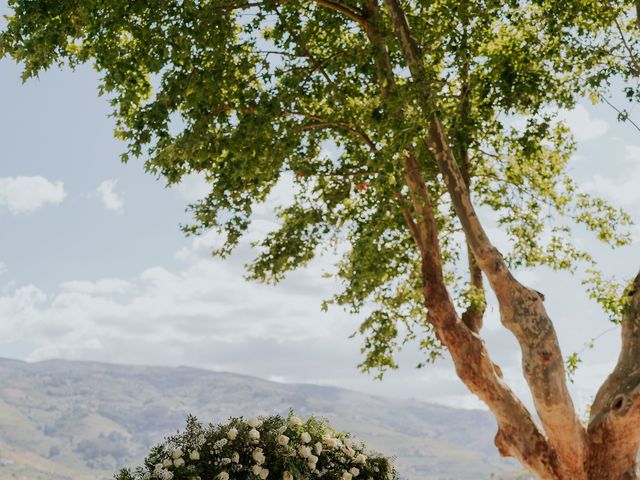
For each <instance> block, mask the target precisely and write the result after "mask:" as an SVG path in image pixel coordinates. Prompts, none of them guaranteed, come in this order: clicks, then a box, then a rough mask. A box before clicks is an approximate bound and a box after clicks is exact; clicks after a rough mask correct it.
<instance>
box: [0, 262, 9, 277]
mask: <svg viewBox="0 0 640 480" xmlns="http://www.w3.org/2000/svg"><path fill="white" fill-rule="evenodd" d="M4 273H7V265H6V264H5V263H4V262H2V261H0V275H2V274H4Z"/></svg>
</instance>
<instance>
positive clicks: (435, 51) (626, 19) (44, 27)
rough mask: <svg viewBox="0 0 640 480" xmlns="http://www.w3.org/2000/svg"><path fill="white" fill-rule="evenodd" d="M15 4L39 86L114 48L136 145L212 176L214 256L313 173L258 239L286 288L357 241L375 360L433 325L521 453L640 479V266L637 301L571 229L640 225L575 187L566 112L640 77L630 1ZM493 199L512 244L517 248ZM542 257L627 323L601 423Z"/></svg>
mask: <svg viewBox="0 0 640 480" xmlns="http://www.w3.org/2000/svg"><path fill="white" fill-rule="evenodd" d="M10 5H11V7H12V8H13V10H14V12H13V15H12V16H11V17H10V18H9V22H8V25H7V27H6V30H5V31H4V32H3V33H2V36H1V37H0V52H1V54H2V55H8V56H11V57H13V58H14V59H16V60H17V61H20V62H22V63H23V64H24V78H25V79H27V78H29V77H32V76H35V75H37V74H38V73H39V72H40V71H42V70H44V69H46V68H49V67H50V66H52V65H58V64H63V63H65V62H67V63H68V64H69V65H71V66H72V67H73V66H75V65H77V64H79V63H81V62H89V61H91V62H93V64H94V65H95V68H96V69H97V70H98V71H99V72H100V73H101V74H102V80H101V84H100V92H101V93H103V94H105V95H107V96H108V97H109V99H110V101H111V103H112V105H113V109H114V117H115V119H116V122H117V126H116V135H117V136H118V137H119V138H121V139H122V140H123V141H125V142H126V143H127V145H128V148H127V151H126V153H125V154H124V155H123V160H125V161H126V160H128V159H129V158H130V157H145V165H146V168H147V170H148V171H149V172H151V173H152V174H155V175H159V176H163V177H164V178H166V180H167V182H168V183H169V184H173V183H177V182H179V181H180V180H181V178H182V177H183V176H184V175H186V174H189V173H200V174H202V175H204V176H205V177H206V179H207V181H208V182H209V184H210V186H211V192H210V193H209V194H208V196H207V197H206V198H205V199H203V200H202V201H200V202H198V203H195V204H194V205H192V206H191V208H192V210H193V215H194V222H193V224H192V225H188V226H185V227H184V230H185V231H186V232H187V233H188V234H199V233H201V232H204V231H206V230H209V229H215V230H218V231H219V232H221V233H222V234H223V235H224V238H225V240H226V241H225V243H224V245H223V246H222V247H221V248H220V249H219V250H217V251H216V252H214V253H216V254H218V255H222V256H224V255H227V254H228V253H229V252H230V251H231V250H232V249H233V247H234V246H235V245H236V244H237V242H238V240H239V238H240V237H241V235H242V234H243V232H245V231H246V229H247V228H248V225H249V223H250V220H251V211H252V206H253V205H254V204H255V203H257V202H260V201H263V200H264V199H265V198H266V196H267V195H268V194H269V192H270V190H271V189H272V188H273V186H274V185H275V184H276V183H277V182H278V181H281V180H282V179H283V178H285V179H286V178H292V182H293V184H294V187H293V188H294V191H295V200H294V202H293V203H292V204H291V205H286V206H283V207H282V208H280V209H279V210H278V212H277V213H278V215H279V217H280V220H281V226H280V228H279V229H278V230H276V231H274V232H271V233H270V234H269V235H267V236H266V237H265V239H264V240H263V241H262V242H260V243H259V244H258V245H257V249H258V256H257V258H256V260H255V262H254V263H253V264H252V265H251V266H250V272H251V276H252V277H253V278H255V279H258V280H262V281H274V282H275V281H278V280H279V279H281V278H282V277H283V276H284V275H285V274H286V273H287V272H288V271H290V270H292V269H294V268H296V267H299V266H302V265H304V264H306V263H307V262H308V261H309V260H310V259H311V258H313V257H314V255H316V254H317V253H318V252H320V251H321V250H322V248H323V247H326V246H327V245H332V244H334V243H335V242H344V243H345V244H346V245H348V248H347V253H346V254H345V255H344V258H343V259H342V260H341V261H340V262H339V263H338V265H337V268H336V274H337V276H338V277H339V278H340V279H341V280H342V281H343V283H344V289H343V291H342V292H341V293H340V294H338V295H337V296H336V297H335V298H333V299H332V300H331V301H332V302H335V303H337V304H340V305H344V306H345V307H347V308H349V309H350V310H351V311H353V312H360V311H361V310H363V309H365V307H366V306H368V305H372V304H374V305H376V308H375V309H374V310H373V312H371V313H370V314H369V315H368V316H367V318H366V319H365V321H364V322H363V324H362V326H361V328H360V333H361V334H362V335H363V336H364V347H363V353H364V361H363V363H362V365H361V367H362V368H363V369H364V370H378V371H379V372H380V374H382V373H383V372H384V371H385V370H386V369H388V368H395V367H396V363H395V361H394V352H395V350H396V349H397V348H399V347H400V346H401V345H402V344H403V343H404V342H407V341H411V340H416V341H418V342H419V344H420V346H421V348H423V349H424V351H425V358H427V359H428V360H434V359H435V358H436V357H438V356H439V355H440V354H441V353H442V352H443V351H447V352H448V353H449V354H450V355H451V358H452V359H453V362H454V364H455V368H456V372H457V374H458V376H459V377H460V378H461V380H462V381H463V382H464V383H465V385H466V386H467V387H468V388H469V390H471V391H472V392H473V393H474V394H476V395H477V396H478V397H479V398H480V399H481V400H482V401H484V402H485V403H486V404H487V406H488V407H489V409H490V410H491V411H492V412H493V414H494V415H495V417H496V420H497V423H498V433H497V435H496V439H495V443H496V446H497V447H498V449H499V451H500V453H501V454H502V455H504V456H511V457H514V458H516V459H517V460H519V461H520V462H521V463H522V464H523V465H524V466H525V467H526V468H528V469H529V470H530V471H531V472H534V473H535V474H537V475H538V476H539V477H540V478H545V479H572V480H574V479H575V480H581V479H589V480H594V479H621V478H629V479H631V478H637V473H636V454H637V452H638V446H639V443H640V373H639V372H640V353H639V352H640V326H639V322H640V275H639V276H638V277H636V278H635V280H634V281H633V282H630V283H629V284H628V286H627V288H626V290H625V293H624V294H623V295H619V294H618V293H619V291H620V290H621V289H620V288H616V285H615V284H612V283H609V282H608V281H605V280H603V279H602V278H601V277H600V276H599V273H598V270H597V265H595V262H594V260H593V258H592V257H591V256H590V255H589V253H588V252H586V251H584V250H582V249H580V248H579V247H577V246H576V245H573V244H572V243H571V239H570V233H571V230H572V228H575V227H576V226H580V227H583V228H586V229H588V230H590V231H592V232H593V233H594V234H595V235H596V236H597V238H599V239H600V240H602V241H603V242H605V243H607V244H610V245H612V246H614V247H615V246H621V245H625V244H628V243H629V235H628V233H627V232H626V229H625V227H626V226H627V225H629V223H630V218H629V216H628V215H626V214H625V213H624V212H622V211H620V210H617V209H615V208H613V207H612V206H610V205H608V204H607V203H606V202H605V201H603V200H602V199H600V198H594V197H591V196H589V195H587V194H585V193H584V192H581V191H580V188H579V186H578V185H576V183H575V182H574V181H573V180H572V178H571V177H570V175H569V174H568V172H567V168H566V165H567V161H568V159H569V157H570V155H571V153H572V151H573V148H574V142H573V140H572V137H571V134H570V132H569V131H568V129H567V128H566V126H565V125H564V124H563V123H562V122H561V121H560V120H559V119H558V117H557V113H558V111H559V110H560V109H562V108H570V107H572V106H573V105H574V104H575V102H576V101H577V99H579V98H580V97H582V96H591V97H592V98H594V99H595V100H596V101H597V100H598V99H605V97H604V96H605V95H606V94H607V92H608V89H609V85H610V83H611V81H612V79H614V78H617V77H619V78H622V79H625V80H628V81H629V84H631V82H630V80H631V79H632V78H634V77H635V76H636V75H637V73H638V71H639V70H640V69H638V70H636V67H635V65H636V64H637V62H635V60H634V58H635V57H634V55H633V52H634V51H635V50H634V49H635V42H636V39H638V38H639V37H640V35H638V27H637V26H636V24H635V20H633V19H631V18H630V16H629V15H630V12H631V11H632V10H633V9H634V8H635V6H634V5H633V4H632V3H631V2H618V3H616V4H615V5H613V4H611V5H610V4H607V3H606V2H603V3H599V2H587V1H581V0H567V1H563V2H559V1H554V0H530V1H524V0H522V1H515V0H511V1H507V2H503V1H500V0H484V1H468V2H458V1H453V0H436V1H432V2H422V1H401V0H314V1H311V0H309V1H302V0H286V1H277V0H256V1H252V0H249V1H243V0H240V1H234V0H148V1H147V0H145V1H139V0H138V1H130V0H84V1H82V2H78V1H74V0H55V1H54V0H40V1H33V0H32V1H29V0H12V1H10ZM627 92H628V96H629V97H630V98H631V99H634V98H636V97H637V96H638V94H637V92H636V91H635V89H634V88H632V87H629V88H628V90H627ZM621 115H622V117H621V118H623V119H624V112H623V113H621ZM326 148H329V149H330V150H332V151H333V152H334V154H333V155H327V154H325V153H323V152H324V149H326ZM478 208H482V209H487V210H491V211H493V212H494V214H495V215H496V216H497V218H498V224H499V225H500V227H501V228H502V229H503V230H504V232H505V233H506V234H507V236H508V238H509V239H510V242H511V250H510V251H509V252H505V256H503V255H502V254H501V253H500V252H499V251H498V250H497V249H496V248H495V246H494V245H493V244H492V242H491V240H490V239H489V237H488V235H487V234H486V231H485V228H484V227H483V225H482V223H481V221H480V219H479V216H478V215H477V209H478ZM465 258H466V262H465V261H464V260H465ZM465 263H466V265H464V264H465ZM537 265H546V266H550V267H552V268H554V269H567V270H571V271H576V272H579V273H584V274H587V275H588V277H587V279H586V280H585V281H586V282H587V285H588V288H589V291H590V292H591V295H592V296H593V297H594V298H595V299H597V300H599V301H600V302H601V303H602V304H603V306H604V307H605V308H606V310H607V311H608V312H609V314H610V316H611V317H612V319H613V320H614V321H616V322H619V323H621V325H622V328H621V331H622V339H623V350H622V352H621V355H620V358H619V361H618V364H617V366H616V367H615V370H614V371H613V372H612V374H611V375H610V377H609V378H608V379H607V381H606V382H605V383H604V385H603V386H602V387H601V389H600V390H599V392H598V394H597V396H596V398H595V401H594V404H593V406H592V409H591V418H590V419H589V422H588V425H586V426H585V425H584V424H583V423H582V422H581V421H580V420H579V419H578V417H577V415H576V412H575V408H574V405H573V402H572V399H571V397H570V395H569V392H568V389H567V383H566V371H565V365H564V359H563V356H562V353H561V350H560V347H559V344H558V340H557V336H556V333H555V329H554V325H553V323H552V321H551V319H550V318H549V316H548V315H547V313H546V311H545V307H544V297H543V295H542V294H541V293H539V292H536V291H535V290H532V289H530V288H527V287H526V286H524V285H522V284H521V283H520V282H518V280H517V279H516V278H515V277H514V275H513V274H512V270H513V269H514V268H517V267H520V266H528V267H532V266H537ZM465 271H466V273H465ZM589 275H590V276H589ZM485 281H487V282H488V285H489V287H490V288H491V289H492V290H493V292H494V293H495V295H496V297H497V300H498V302H499V305H500V314H501V320H502V323H503V324H504V326H505V327H506V328H507V329H508V330H510V331H511V332H512V333H513V334H514V335H515V337H516V338H517V340H518V342H519V344H520V347H521V350H522V356H523V372H524V376H525V378H526V381H527V383H528V385H529V387H530V390H531V393H532V396H533V400H534V404H535V409H536V414H537V416H538V418H539V423H540V424H541V425H539V424H538V422H537V421H536V420H534V418H533V415H532V414H531V413H530V412H529V411H528V410H527V408H526V407H525V405H524V404H523V403H522V402H521V401H520V399H518V398H517V396H516V395H515V394H514V393H513V392H512V391H511V390H510V388H509V387H508V385H506V383H505V382H504V381H503V379H502V374H501V371H500V368H499V367H498V366H497V365H495V364H494V363H493V362H492V361H491V358H490V355H489V352H488V351H487V349H486V347H485V344H484V342H483V340H482V337H481V328H482V319H483V315H484V310H485V288H486V287H485ZM573 361H574V363H575V358H573Z"/></svg>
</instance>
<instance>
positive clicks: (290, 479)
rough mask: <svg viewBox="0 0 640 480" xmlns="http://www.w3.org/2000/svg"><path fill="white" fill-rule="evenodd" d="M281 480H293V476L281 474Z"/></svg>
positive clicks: (285, 473) (287, 473)
mask: <svg viewBox="0 0 640 480" xmlns="http://www.w3.org/2000/svg"><path fill="white" fill-rule="evenodd" d="M282 480H293V475H291V474H290V473H289V472H287V471H285V472H284V473H283V474H282Z"/></svg>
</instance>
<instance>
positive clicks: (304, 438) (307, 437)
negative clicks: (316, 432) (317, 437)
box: [300, 432, 311, 443]
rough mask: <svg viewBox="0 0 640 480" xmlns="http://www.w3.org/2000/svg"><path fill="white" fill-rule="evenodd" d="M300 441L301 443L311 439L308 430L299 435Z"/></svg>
mask: <svg viewBox="0 0 640 480" xmlns="http://www.w3.org/2000/svg"><path fill="white" fill-rule="evenodd" d="M300 441H301V442H302V443H309V442H310V441H311V435H309V432H302V434H301V435H300Z"/></svg>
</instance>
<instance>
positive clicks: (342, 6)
mask: <svg viewBox="0 0 640 480" xmlns="http://www.w3.org/2000/svg"><path fill="white" fill-rule="evenodd" d="M315 2H316V3H317V4H318V5H320V6H321V7H325V8H328V9H330V10H334V11H336V12H339V13H341V14H343V15H344V16H346V17H348V18H350V19H351V20H353V21H355V22H357V23H359V24H362V23H363V22H365V21H366V20H365V18H364V15H363V14H362V12H361V11H360V10H358V9H357V8H354V7H352V6H351V5H347V4H346V3H342V2H338V1H335V0H315Z"/></svg>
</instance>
